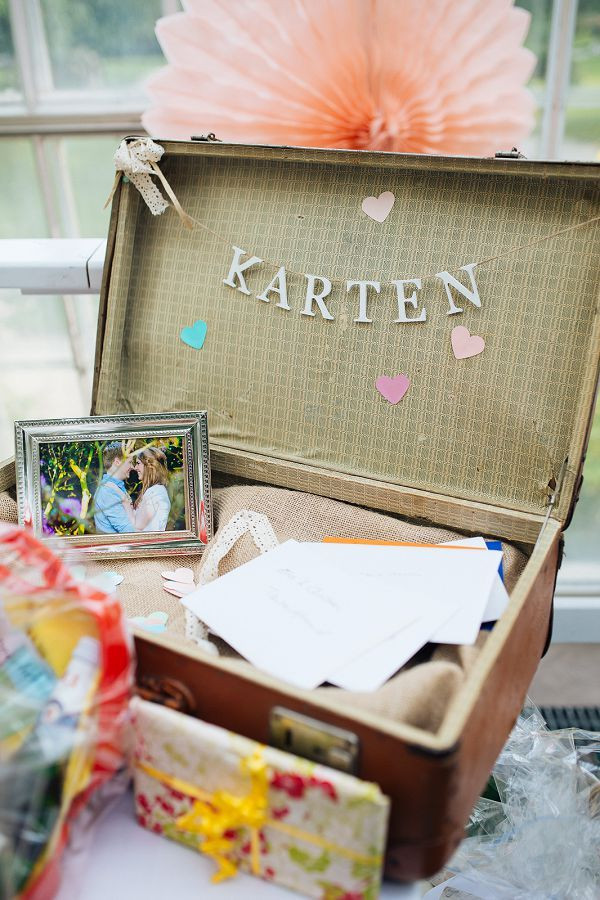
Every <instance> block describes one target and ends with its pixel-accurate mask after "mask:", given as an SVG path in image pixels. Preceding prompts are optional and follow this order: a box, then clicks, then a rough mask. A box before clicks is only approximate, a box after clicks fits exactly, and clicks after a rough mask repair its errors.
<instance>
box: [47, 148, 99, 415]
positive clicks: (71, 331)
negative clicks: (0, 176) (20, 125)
mask: <svg viewBox="0 0 600 900" xmlns="http://www.w3.org/2000/svg"><path fill="white" fill-rule="evenodd" d="M33 144H34V149H35V160H36V167H37V171H38V178H39V182H40V186H41V190H42V198H43V202H44V209H45V211H46V218H47V220H48V226H49V229H50V234H51V236H52V237H54V238H60V237H62V223H61V220H60V216H59V214H58V211H57V206H56V201H55V198H54V195H53V191H52V182H53V172H52V166H51V163H50V161H49V153H48V145H47V142H46V140H45V139H44V138H43V137H41V135H35V136H34V138H33ZM67 177H68V176H67ZM61 182H62V177H61V173H60V172H59V171H57V172H56V180H55V184H56V190H57V192H59V194H63V193H64V195H65V196H66V197H68V191H69V190H70V186H65V185H63V184H62V183H61ZM61 299H62V304H63V308H64V312H65V320H66V323H67V334H68V337H69V346H70V349H71V358H72V360H73V366H74V368H75V370H76V372H77V379H78V383H79V390H80V393H81V399H82V402H83V405H84V407H85V406H86V405H87V403H88V400H89V396H88V374H89V373H88V366H87V365H86V360H85V358H84V354H83V350H82V346H83V341H82V335H81V330H80V328H79V322H78V320H77V312H76V309H75V299H74V298H73V297H72V296H70V295H69V296H67V295H63V296H62V297H61Z"/></svg>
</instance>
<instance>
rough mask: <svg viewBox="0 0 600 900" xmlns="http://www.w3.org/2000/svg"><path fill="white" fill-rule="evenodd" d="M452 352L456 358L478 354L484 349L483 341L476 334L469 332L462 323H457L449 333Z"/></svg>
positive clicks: (466, 357) (465, 357)
mask: <svg viewBox="0 0 600 900" xmlns="http://www.w3.org/2000/svg"><path fill="white" fill-rule="evenodd" d="M450 341H451V343H452V352H453V353H454V355H455V357H456V358H457V359H468V358H469V357H470V356H479V354H480V353H483V351H484V350H485V341H484V339H483V338H482V337H479V335H478V334H471V332H470V331H469V329H468V328H465V326H464V325H457V326H456V327H455V328H453V329H452V333H451V335H450Z"/></svg>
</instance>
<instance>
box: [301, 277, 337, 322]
mask: <svg viewBox="0 0 600 900" xmlns="http://www.w3.org/2000/svg"><path fill="white" fill-rule="evenodd" d="M306 278H307V279H308V284H307V285H306V302H305V303H304V309H303V310H302V315H303V316H315V315H316V313H315V312H313V308H312V307H313V303H316V304H317V306H318V307H319V310H320V312H321V315H322V316H323V318H324V319H330V320H331V321H333V316H332V315H331V313H330V312H329V310H328V309H327V307H326V306H325V303H324V301H323V298H324V297H327V296H329V294H330V293H331V281H330V280H329V278H325V277H324V276H323V275H306ZM316 281H320V282H321V284H322V285H323V289H322V290H321V293H320V294H317V293H316V291H315V282H316Z"/></svg>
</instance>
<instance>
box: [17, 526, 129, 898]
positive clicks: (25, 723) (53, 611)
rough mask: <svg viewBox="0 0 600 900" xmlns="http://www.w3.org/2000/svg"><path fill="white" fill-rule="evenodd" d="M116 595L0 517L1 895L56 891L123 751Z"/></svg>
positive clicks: (125, 693) (122, 648)
mask: <svg viewBox="0 0 600 900" xmlns="http://www.w3.org/2000/svg"><path fill="white" fill-rule="evenodd" d="M131 683H132V655H131V649H130V640H129V638H128V636H127V632H126V630H125V624H124V619H123V614H122V612H121V607H120V605H119V602H118V600H117V599H116V597H114V596H112V597H111V596H108V595H106V594H104V593H103V592H102V591H100V590H98V589H97V588H95V587H93V586H91V585H88V584H86V583H85V582H79V581H77V582H76V581H75V580H74V578H73V577H72V575H71V574H70V572H69V570H68V569H67V568H66V566H65V565H64V564H63V562H62V561H61V560H60V559H59V558H58V557H57V556H56V555H55V554H54V553H53V552H52V551H51V550H49V549H48V547H47V546H45V545H42V544H41V543H40V542H39V541H37V540H36V539H35V538H34V537H33V536H32V535H31V534H30V533H29V532H28V531H26V530H23V529H19V528H16V527H12V526H0V898H2V900H4V898H12V897H20V898H23V900H49V898H51V897H53V896H54V894H55V893H56V891H57V889H58V886H59V883H60V860H61V855H62V851H63V849H64V847H65V844H66V841H67V838H68V836H69V829H70V828H72V827H73V823H74V821H75V820H76V817H77V815H78V813H79V812H80V811H81V810H82V809H83V808H84V806H85V805H86V803H87V801H88V800H89V799H90V797H91V796H92V794H95V792H97V791H98V789H99V788H100V787H101V786H102V785H103V784H104V783H105V782H106V781H107V780H108V779H110V778H111V777H112V776H113V775H114V774H115V772H117V770H118V769H119V768H120V767H121V766H122V765H123V762H124V753H123V750H124V746H123V745H124V739H125V727H124V726H125V724H126V719H127V706H128V700H129V693H130V687H131Z"/></svg>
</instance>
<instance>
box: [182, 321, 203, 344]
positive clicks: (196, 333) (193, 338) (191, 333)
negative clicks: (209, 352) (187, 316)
mask: <svg viewBox="0 0 600 900" xmlns="http://www.w3.org/2000/svg"><path fill="white" fill-rule="evenodd" d="M207 328H208V326H207V324H206V322H204V321H203V320H202V319H198V320H197V321H196V322H194V324H193V325H191V326H190V325H188V326H187V327H186V328H182V329H181V334H180V335H179V337H180V338H181V340H182V341H183V343H184V344H187V345H188V347H192V348H193V349H194V350H201V349H202V345H203V344H204V339H205V338H206V329H207Z"/></svg>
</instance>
